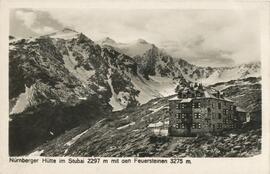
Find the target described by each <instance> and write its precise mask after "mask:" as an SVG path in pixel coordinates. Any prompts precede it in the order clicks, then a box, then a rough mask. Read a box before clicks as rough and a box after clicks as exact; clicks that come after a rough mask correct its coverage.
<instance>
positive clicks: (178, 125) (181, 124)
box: [176, 123, 185, 129]
mask: <svg viewBox="0 0 270 174" xmlns="http://www.w3.org/2000/svg"><path fill="white" fill-rule="evenodd" d="M176 128H177V129H185V124H184V123H177V124H176Z"/></svg>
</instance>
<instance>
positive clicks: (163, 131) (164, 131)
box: [153, 129, 169, 136]
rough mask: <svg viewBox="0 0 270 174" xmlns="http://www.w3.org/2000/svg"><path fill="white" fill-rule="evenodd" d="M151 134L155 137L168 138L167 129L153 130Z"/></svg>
mask: <svg viewBox="0 0 270 174" xmlns="http://www.w3.org/2000/svg"><path fill="white" fill-rule="evenodd" d="M153 133H154V134H155V135H157V136H168V134H169V132H168V129H153Z"/></svg>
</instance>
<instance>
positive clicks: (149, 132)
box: [28, 96, 261, 157]
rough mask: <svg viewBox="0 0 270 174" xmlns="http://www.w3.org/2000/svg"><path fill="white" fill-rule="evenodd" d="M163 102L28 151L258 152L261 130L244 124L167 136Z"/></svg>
mask: <svg viewBox="0 0 270 174" xmlns="http://www.w3.org/2000/svg"><path fill="white" fill-rule="evenodd" d="M172 97H174V96H172ZM167 100H168V98H158V99H154V100H151V101H150V102H148V103H147V104H144V105H142V106H138V107H137V108H134V109H133V110H132V111H126V110H124V111H120V112H115V113H114V114H113V115H111V117H108V118H104V119H101V120H99V121H98V122H96V123H95V124H94V125H93V126H92V127H90V128H89V127H87V126H79V127H76V128H74V129H72V130H70V131H68V132H66V133H65V134H63V135H62V136H59V137H58V138H56V139H54V140H52V141H49V142H47V143H45V144H43V145H42V146H40V147H38V148H36V149H35V150H34V151H33V152H32V153H30V154H28V155H29V156H35V155H41V156H85V157H87V156H100V157H250V156H254V155H258V154H260V150H261V131H260V129H256V130H252V129H249V128H246V129H242V130H241V131H239V130H233V131H230V132H224V133H223V134H220V135H205V136H199V137H167V136H166V135H167V133H168V132H167V127H168V123H169V122H168V117H169V112H168V101H167Z"/></svg>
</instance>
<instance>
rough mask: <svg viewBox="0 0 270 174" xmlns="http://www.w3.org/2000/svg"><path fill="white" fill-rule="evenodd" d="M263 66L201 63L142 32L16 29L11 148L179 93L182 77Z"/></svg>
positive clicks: (223, 77) (234, 75)
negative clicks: (19, 33) (101, 34)
mask: <svg viewBox="0 0 270 174" xmlns="http://www.w3.org/2000/svg"><path fill="white" fill-rule="evenodd" d="M260 67H261V65H260V63H259V62H256V63H249V64H243V65H239V66H235V67H218V68H215V67H199V66H196V65H192V64H190V63H188V62H187V61H186V60H184V59H180V58H174V57H172V56H170V55H169V54H167V53H166V52H165V51H164V50H162V49H160V48H158V47H157V46H155V45H154V44H151V43H148V42H147V41H145V40H143V39H138V40H137V41H135V42H131V43H117V42H116V41H114V40H112V39H110V38H105V39H103V40H100V41H97V42H94V41H93V40H91V39H90V38H88V37H87V36H86V35H84V34H83V33H79V32H77V31H74V30H71V29H68V28H65V29H63V30H61V31H57V32H54V33H51V34H48V35H45V36H40V37H36V38H23V39H17V38H15V37H13V36H10V42H9V101H10V130H11V135H10V136H11V138H10V142H11V152H12V154H20V153H22V151H23V152H27V151H28V150H29V149H31V147H35V146H36V145H38V144H40V143H42V142H44V140H46V139H50V138H53V137H55V136H57V135H59V134H61V133H62V132H63V131H65V130H68V129H70V128H72V127H75V126H76V125H79V124H81V123H82V122H85V120H91V121H93V120H98V119H100V118H102V117H106V116H108V115H110V114H111V111H119V110H122V109H125V108H128V109H132V108H134V107H136V106H138V105H142V104H145V103H147V102H148V101H149V100H151V99H153V98H157V97H165V96H169V95H173V94H174V93H175V88H176V86H177V84H178V83H179V81H183V80H189V81H197V82H202V83H204V84H206V85H211V84H214V83H217V82H224V81H229V80H237V79H242V78H247V77H259V76H260ZM22 132H23V135H22ZM18 137H19V138H18ZM28 137H32V138H33V139H34V140H33V141H32V142H31V143H30V144H29V143H27V142H25V141H26V140H27V139H28ZM20 144H25V146H21V145H20ZM20 146H21V147H20ZM15 149H20V151H18V152H16V150H15Z"/></svg>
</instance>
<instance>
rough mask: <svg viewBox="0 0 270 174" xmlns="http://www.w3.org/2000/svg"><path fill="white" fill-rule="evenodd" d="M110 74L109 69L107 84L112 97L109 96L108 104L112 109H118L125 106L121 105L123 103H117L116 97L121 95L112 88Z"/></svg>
mask: <svg viewBox="0 0 270 174" xmlns="http://www.w3.org/2000/svg"><path fill="white" fill-rule="evenodd" d="M110 75H111V69H109V74H108V84H109V86H110V89H111V91H112V97H111V98H110V101H109V104H110V105H111V106H112V107H113V111H120V110H122V109H124V108H125V106H123V105H121V104H120V103H119V99H118V97H121V96H118V95H117V94H116V93H115V92H114V89H113V86H112V79H111V78H110ZM121 102H122V101H121Z"/></svg>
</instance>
